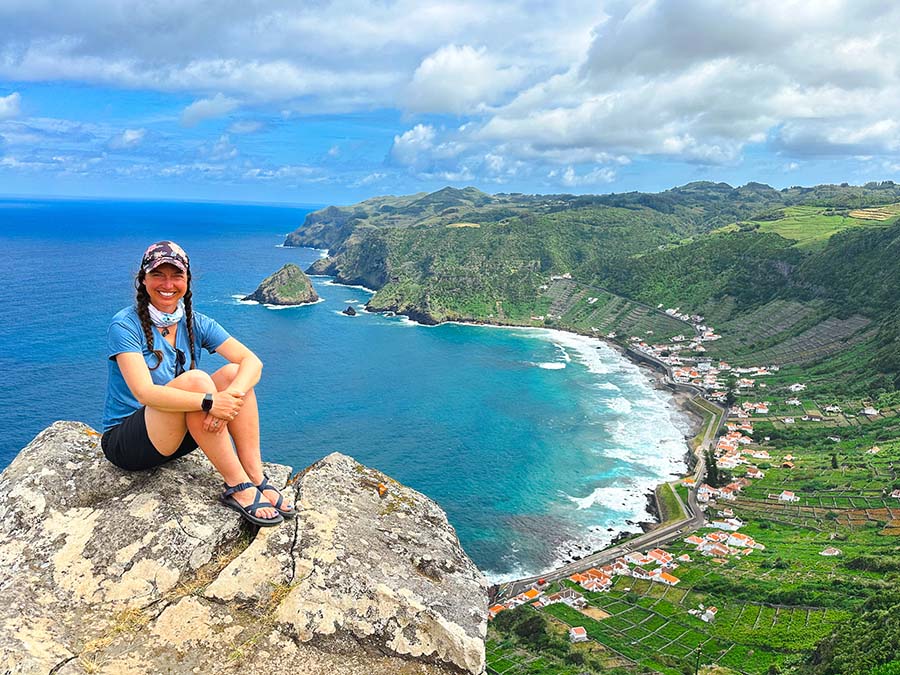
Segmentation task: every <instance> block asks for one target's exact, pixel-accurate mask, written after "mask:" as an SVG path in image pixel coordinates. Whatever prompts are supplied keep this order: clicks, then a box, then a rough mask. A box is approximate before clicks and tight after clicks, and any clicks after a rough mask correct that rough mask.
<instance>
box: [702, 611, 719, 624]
mask: <svg viewBox="0 0 900 675" xmlns="http://www.w3.org/2000/svg"><path fill="white" fill-rule="evenodd" d="M718 612H719V610H718V609H717V608H715V607H707V608H706V609H705V610H703V614H701V615H700V618H701V619H702V620H703V621H705V622H706V623H710V622H712V621H713V620H714V619H715V618H716V614H717V613H718Z"/></svg>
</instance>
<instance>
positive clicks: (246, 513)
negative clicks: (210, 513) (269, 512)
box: [219, 481, 284, 527]
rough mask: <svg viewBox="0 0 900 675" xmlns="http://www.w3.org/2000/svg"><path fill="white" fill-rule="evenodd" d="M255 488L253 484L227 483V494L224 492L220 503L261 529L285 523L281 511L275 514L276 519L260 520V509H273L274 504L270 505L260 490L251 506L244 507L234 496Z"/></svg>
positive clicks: (257, 491)
mask: <svg viewBox="0 0 900 675" xmlns="http://www.w3.org/2000/svg"><path fill="white" fill-rule="evenodd" d="M263 482H265V481H263ZM255 487H256V486H255V485H254V484H253V483H238V484H237V485H229V484H228V483H225V492H223V493H222V496H221V497H219V501H220V502H222V504H223V505H224V506H227V507H228V508H229V509H234V510H235V511H237V512H238V513H240V514H241V516H243V518H244V520H246V521H247V522H249V523H253V524H254V525H259V526H260V527H272V526H274V525H278V524H280V523H283V522H284V518H282V517H281V512H280V511H279V512H278V513H276V514H275V517H274V518H260V517H259V516H257V515H256V512H257V511H259V510H260V509H271V508H273V506H272V504H270V503H269V500H268V499H266V497H265V495H264V494H263V493H262V492H260V491H259V490H258V489H257V490H256V499H254V500H253V503H252V504H250V506H243V505H242V504H241V503H240V502H238V500H237V499H235V498H234V497H233V496H232V495H234V493H235V492H240V491H241V490H246V489H247V488H255Z"/></svg>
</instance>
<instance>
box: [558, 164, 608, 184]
mask: <svg viewBox="0 0 900 675" xmlns="http://www.w3.org/2000/svg"><path fill="white" fill-rule="evenodd" d="M547 177H548V178H551V179H554V180H557V181H559V182H560V183H562V184H563V185H565V186H566V187H584V186H591V185H600V184H602V183H612V182H613V181H614V180H615V179H616V172H615V171H614V170H613V169H610V168H608V167H598V168H596V169H594V170H593V171H589V172H588V173H585V174H581V175H579V174H578V173H577V172H576V171H575V169H574V167H571V166H569V167H566V169H565V170H562V171H560V170H559V169H553V170H551V171H550V173H548V174H547Z"/></svg>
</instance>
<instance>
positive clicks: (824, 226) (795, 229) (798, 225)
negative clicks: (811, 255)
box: [752, 206, 897, 248]
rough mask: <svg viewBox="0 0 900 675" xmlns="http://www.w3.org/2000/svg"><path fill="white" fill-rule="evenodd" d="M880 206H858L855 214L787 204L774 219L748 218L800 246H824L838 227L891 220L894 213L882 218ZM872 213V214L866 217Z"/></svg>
mask: <svg viewBox="0 0 900 675" xmlns="http://www.w3.org/2000/svg"><path fill="white" fill-rule="evenodd" d="M883 208H884V207H880V209H879V210H878V211H877V212H872V211H870V210H869V209H860V210H858V211H855V212H854V213H857V214H860V215H858V216H851V215H850V214H848V215H843V214H845V213H847V212H846V211H844V212H838V211H835V210H832V209H827V208H823V207H818V206H788V207H786V208H784V209H783V210H782V214H783V215H782V217H781V218H778V219H776V220H760V221H752V222H753V223H755V224H756V225H758V227H759V231H760V232H774V233H776V234H779V235H781V236H782V237H784V238H785V239H792V240H794V241H796V242H797V243H796V244H795V245H796V246H798V247H800V248H815V247H820V246H824V244H825V242H826V241H828V239H829V238H830V237H831V236H832V235H834V234H836V233H838V232H841V231H842V230H847V229H850V228H854V227H879V226H885V225H888V224H890V223H893V222H894V221H895V220H896V218H897V216H895V215H888V217H887V218H882V215H883V214H884V211H882V210H881V209H883ZM868 215H875V216H877V217H875V218H868V217H867V216H868Z"/></svg>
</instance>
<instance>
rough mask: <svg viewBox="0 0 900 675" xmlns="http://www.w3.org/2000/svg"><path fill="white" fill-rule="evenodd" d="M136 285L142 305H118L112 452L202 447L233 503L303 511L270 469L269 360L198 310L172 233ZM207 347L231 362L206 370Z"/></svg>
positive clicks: (274, 517)
mask: <svg viewBox="0 0 900 675" xmlns="http://www.w3.org/2000/svg"><path fill="white" fill-rule="evenodd" d="M135 288H136V290H137V300H136V303H135V305H134V306H133V307H126V308H125V309H123V310H122V311H120V312H119V313H118V314H116V316H115V317H113V321H112V324H111V325H110V327H109V332H108V349H107V356H108V358H109V366H108V367H109V380H108V387H107V396H106V409H105V411H104V419H103V429H104V432H103V439H102V446H103V452H104V454H105V455H106V457H107V458H108V459H109V460H110V461H111V462H112V463H113V464H115V465H116V466H118V467H119V468H121V469H125V470H128V471H138V470H143V469H149V468H152V467H154V466H159V465H160V464H164V463H166V462H168V461H171V460H173V459H176V458H178V457H181V456H183V455H186V454H188V453H189V452H192V451H193V450H195V449H196V448H198V447H199V448H201V449H202V450H203V452H204V453H205V454H206V456H207V457H209V459H210V461H211V462H212V463H213V465H214V466H215V467H216V469H218V471H219V473H221V474H222V477H223V478H224V479H225V491H224V492H223V493H222V497H221V501H222V503H223V504H224V505H225V506H227V507H229V508H231V509H234V510H236V511H238V512H239V513H240V514H241V516H243V517H244V518H245V519H246V520H247V521H249V522H251V523H253V524H255V525H259V526H262V527H268V526H272V525H277V524H278V523H281V522H282V521H283V520H284V518H291V517H293V516H294V515H295V513H294V509H293V507H292V506H291V505H289V504H286V503H285V501H284V499H283V498H282V496H281V493H280V492H279V491H278V489H277V488H275V487H274V486H272V485H271V484H269V482H268V479H267V478H266V476H265V474H264V473H263V468H262V458H261V453H260V443H259V413H258V410H257V404H256V396H255V394H254V392H253V387H254V386H255V385H256V384H257V383H258V382H259V379H260V374H261V372H262V362H261V361H260V360H259V359H258V358H257V357H256V355H255V354H254V353H253V352H251V351H250V350H249V349H248V348H247V347H245V346H244V345H243V344H241V343H240V342H238V341H237V340H236V339H234V338H233V337H231V336H230V335H229V334H228V333H227V332H226V331H225V329H224V328H222V327H221V326H220V325H219V324H218V323H217V322H216V321H214V320H213V319H210V318H209V317H207V316H205V315H203V314H200V313H199V312H194V311H193V303H192V291H191V270H190V261H189V259H188V256H187V254H186V253H185V252H184V249H182V248H181V247H180V246H179V245H178V244H176V243H175V242H172V241H161V242H157V243H156V244H152V245H151V246H150V247H149V248H148V249H147V250H146V251H145V252H144V256H143V259H142V261H141V268H140V271H139V272H138V275H137V278H136V279H135ZM157 343H158V345H159V348H156V347H157ZM201 348H202V349H206V351H207V352H209V353H210V354H212V353H214V352H218V353H219V354H220V355H222V356H223V357H225V359H227V360H228V361H229V363H228V364H227V365H225V366H223V367H221V368H219V369H218V370H216V371H215V372H214V373H212V374H211V375H209V374H207V373H205V372H203V371H202V370H200V369H199V367H198V366H199V362H200V358H201ZM187 354H189V355H190V360H189V367H188V369H187V370H185V365H186V364H188V357H187V356H186V355H187ZM232 440H233V441H234V448H232ZM235 450H236V452H235Z"/></svg>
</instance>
